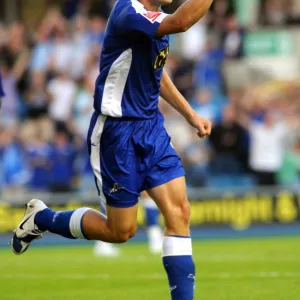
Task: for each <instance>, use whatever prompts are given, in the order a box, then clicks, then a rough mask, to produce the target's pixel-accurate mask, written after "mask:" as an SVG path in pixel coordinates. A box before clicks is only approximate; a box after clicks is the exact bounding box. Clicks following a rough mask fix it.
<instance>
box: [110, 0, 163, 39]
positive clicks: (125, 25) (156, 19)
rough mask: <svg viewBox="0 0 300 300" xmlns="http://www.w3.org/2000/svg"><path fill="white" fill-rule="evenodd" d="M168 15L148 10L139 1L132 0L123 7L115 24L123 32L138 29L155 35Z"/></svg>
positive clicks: (146, 33)
mask: <svg viewBox="0 0 300 300" xmlns="http://www.w3.org/2000/svg"><path fill="white" fill-rule="evenodd" d="M166 16H167V14H165V13H163V12H162V11H148V10H146V9H145V7H144V6H143V5H142V4H141V3H140V2H139V1H137V0H132V1H131V2H129V4H128V5H127V6H126V7H124V8H123V9H122V11H121V12H120V14H119V15H118V17H117V18H116V23H115V24H116V27H117V30H119V31H120V32H122V33H126V32H130V31H138V32H142V33H144V34H145V35H148V36H150V37H153V36H154V35H155V33H156V31H157V29H158V27H159V24H160V23H161V22H162V21H163V19H164V18H165V17H166Z"/></svg>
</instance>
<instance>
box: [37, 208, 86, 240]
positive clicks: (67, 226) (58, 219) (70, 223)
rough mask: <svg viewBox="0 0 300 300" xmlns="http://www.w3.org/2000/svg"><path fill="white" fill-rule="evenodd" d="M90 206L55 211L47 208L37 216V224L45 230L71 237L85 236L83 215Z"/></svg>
mask: <svg viewBox="0 0 300 300" xmlns="http://www.w3.org/2000/svg"><path fill="white" fill-rule="evenodd" d="M87 210H88V208H79V209H76V210H71V211H64V212H62V211H58V212H57V211H54V210H51V209H50V208H46V209H44V210H43V211H40V212H38V213H37V214H36V216H35V219H34V221H35V224H36V226H37V227H38V228H39V229H40V230H43V231H50V232H52V233H56V234H58V235H61V236H63V237H66V238H69V239H76V238H85V236H84V233H83V229H82V222H81V221H82V217H83V215H84V214H85V213H86V211H87Z"/></svg>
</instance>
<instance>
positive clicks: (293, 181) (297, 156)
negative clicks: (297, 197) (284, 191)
mask: <svg viewBox="0 0 300 300" xmlns="http://www.w3.org/2000/svg"><path fill="white" fill-rule="evenodd" d="M278 181H279V183H280V184H281V185H284V186H286V187H292V188H293V187H294V188H298V189H299V188H300V138H299V137H298V138H297V140H296V141H295V143H294V145H293V146H292V147H291V149H289V150H287V151H286V152H285V154H284V158H283V163H282V166H281V168H280V170H279V172H278Z"/></svg>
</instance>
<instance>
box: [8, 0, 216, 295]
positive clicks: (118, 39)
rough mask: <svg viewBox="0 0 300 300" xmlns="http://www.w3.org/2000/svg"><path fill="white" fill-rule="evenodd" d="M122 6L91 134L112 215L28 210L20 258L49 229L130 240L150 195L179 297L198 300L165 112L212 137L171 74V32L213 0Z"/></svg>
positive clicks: (147, 0) (126, 0) (112, 23)
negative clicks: (168, 9) (167, 9)
mask: <svg viewBox="0 0 300 300" xmlns="http://www.w3.org/2000/svg"><path fill="white" fill-rule="evenodd" d="M140 1H141V2H139V1H137V0H119V1H117V2H116V4H115V6H114V8H113V10H112V12H111V15H110V18H109V21H108V24H107V28H106V32H105V37H104V42H103V48H102V53H101V65H100V75H99V77H98V79H97V81H96V88H95V95H94V100H95V101H94V108H95V112H94V114H93V116H92V120H91V125H90V129H89V133H88V141H89V142H88V143H89V150H90V156H91V164H92V167H93V169H94V173H95V176H96V181H97V187H98V191H99V195H100V197H101V198H102V199H103V200H105V202H106V203H107V207H106V210H107V218H106V217H105V216H103V215H102V214H101V213H99V212H98V211H95V210H92V209H90V208H79V209H76V210H74V211H65V212H56V211H53V210H51V209H49V208H48V207H47V206H46V205H45V204H44V203H43V202H42V201H40V200H37V199H33V200H31V201H30V202H29V203H28V204H27V210H26V212H25V216H24V218H23V220H22V221H21V223H20V224H19V226H18V227H17V229H16V232H15V233H14V235H13V238H12V241H11V247H12V250H13V252H14V253H16V254H22V253H24V252H25V251H26V250H27V249H28V247H29V245H30V243H31V242H32V241H33V240H35V239H37V238H40V237H41V234H42V232H44V231H47V230H48V231H50V232H52V233H56V234H59V235H61V236H64V237H66V238H73V239H74V238H82V239H89V240H101V241H104V242H109V243H123V242H126V241H127V240H128V239H130V238H131V237H132V236H133V235H134V234H135V231H136V218H137V202H138V197H139V194H140V192H141V191H144V190H146V191H147V192H148V194H149V196H150V197H151V198H152V199H153V200H154V201H155V202H156V204H157V206H158V207H159V209H160V211H161V213H162V215H163V217H164V221H165V236H164V239H163V254H162V256H163V264H164V267H165V270H166V273H167V275H168V279H169V285H170V290H171V295H172V300H192V299H194V283H195V265H194V262H193V258H192V242H191V237H190V229H189V214H190V212H189V202H188V200H187V196H186V184H185V173H184V170H183V167H182V164H181V162H180V159H179V157H178V155H177V154H176V152H175V150H174V148H173V147H172V145H171V143H170V137H169V136H168V134H167V132H166V130H165V128H164V126H163V116H162V115H161V113H160V112H159V110H158V98H159V96H161V97H162V98H163V99H164V100H165V101H167V102H168V103H169V104H170V105H171V106H173V107H174V108H175V109H176V110H177V111H178V112H179V113H180V114H181V115H182V116H183V117H184V118H185V119H186V120H187V122H188V123H189V124H190V125H191V126H193V127H194V128H195V129H196V130H197V131H198V136H199V137H200V138H205V137H207V136H208V135H209V134H210V133H211V123H210V121H208V120H206V119H204V118H202V117H201V116H199V115H197V113H196V112H195V111H194V110H193V109H192V108H191V106H190V105H189V104H188V102H187V101H186V99H185V98H184V97H183V96H182V95H181V94H180V93H179V91H178V90H177V89H176V87H175V86H174V84H173V83H172V81H171V80H170V78H169V76H168V74H167V73H166V72H165V71H164V69H163V67H164V64H165V61H166V58H167V55H168V52H169V38H168V35H169V34H174V33H178V32H184V31H186V30H187V29H188V28H189V27H191V26H192V25H193V24H195V23H196V22H197V21H198V20H199V19H200V18H202V16H203V15H204V14H205V13H206V11H207V10H208V9H209V7H210V5H211V3H212V0H188V1H187V2H185V3H183V4H182V5H181V6H180V7H179V8H178V9H177V10H176V12H175V13H173V14H170V15H167V14H164V13H163V12H162V11H161V9H160V6H161V5H163V4H168V3H170V0H140Z"/></svg>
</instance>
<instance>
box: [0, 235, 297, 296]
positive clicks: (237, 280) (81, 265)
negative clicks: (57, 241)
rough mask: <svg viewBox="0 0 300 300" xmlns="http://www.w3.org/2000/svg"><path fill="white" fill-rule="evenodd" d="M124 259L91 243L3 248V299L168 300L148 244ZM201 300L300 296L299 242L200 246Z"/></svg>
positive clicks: (125, 250)
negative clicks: (16, 251) (16, 250)
mask: <svg viewBox="0 0 300 300" xmlns="http://www.w3.org/2000/svg"><path fill="white" fill-rule="evenodd" d="M121 251H122V255H121V257H120V258H96V257H94V256H93V255H92V248H91V246H79V247H72V246H68V247H49V248H46V247H41V248H39V247H33V248H31V249H30V250H29V251H28V252H27V253H26V254H24V255H22V256H14V255H13V254H12V253H11V252H10V251H9V249H0V266H1V267H0V270H1V272H0V299H1V300H8V299H14V300H20V299H22V300H27V299H28V300H54V299H63V300H67V299H70V300H71V299H72V300H79V299H83V300H95V299H99V300H117V299H128V300H169V288H168V285H167V281H166V277H165V273H164V270H163V267H162V264H161V259H160V257H159V256H152V255H149V254H148V251H147V247H146V245H144V244H129V245H125V246H122V247H121ZM194 258H195V262H196V265H197V278H196V297H195V299H196V300H200V299H203V300H206V299H207V300H296V299H300V237H294V238H273V239H262V238H261V239H239V240H219V241H202V242H200V241H197V242H194Z"/></svg>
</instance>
